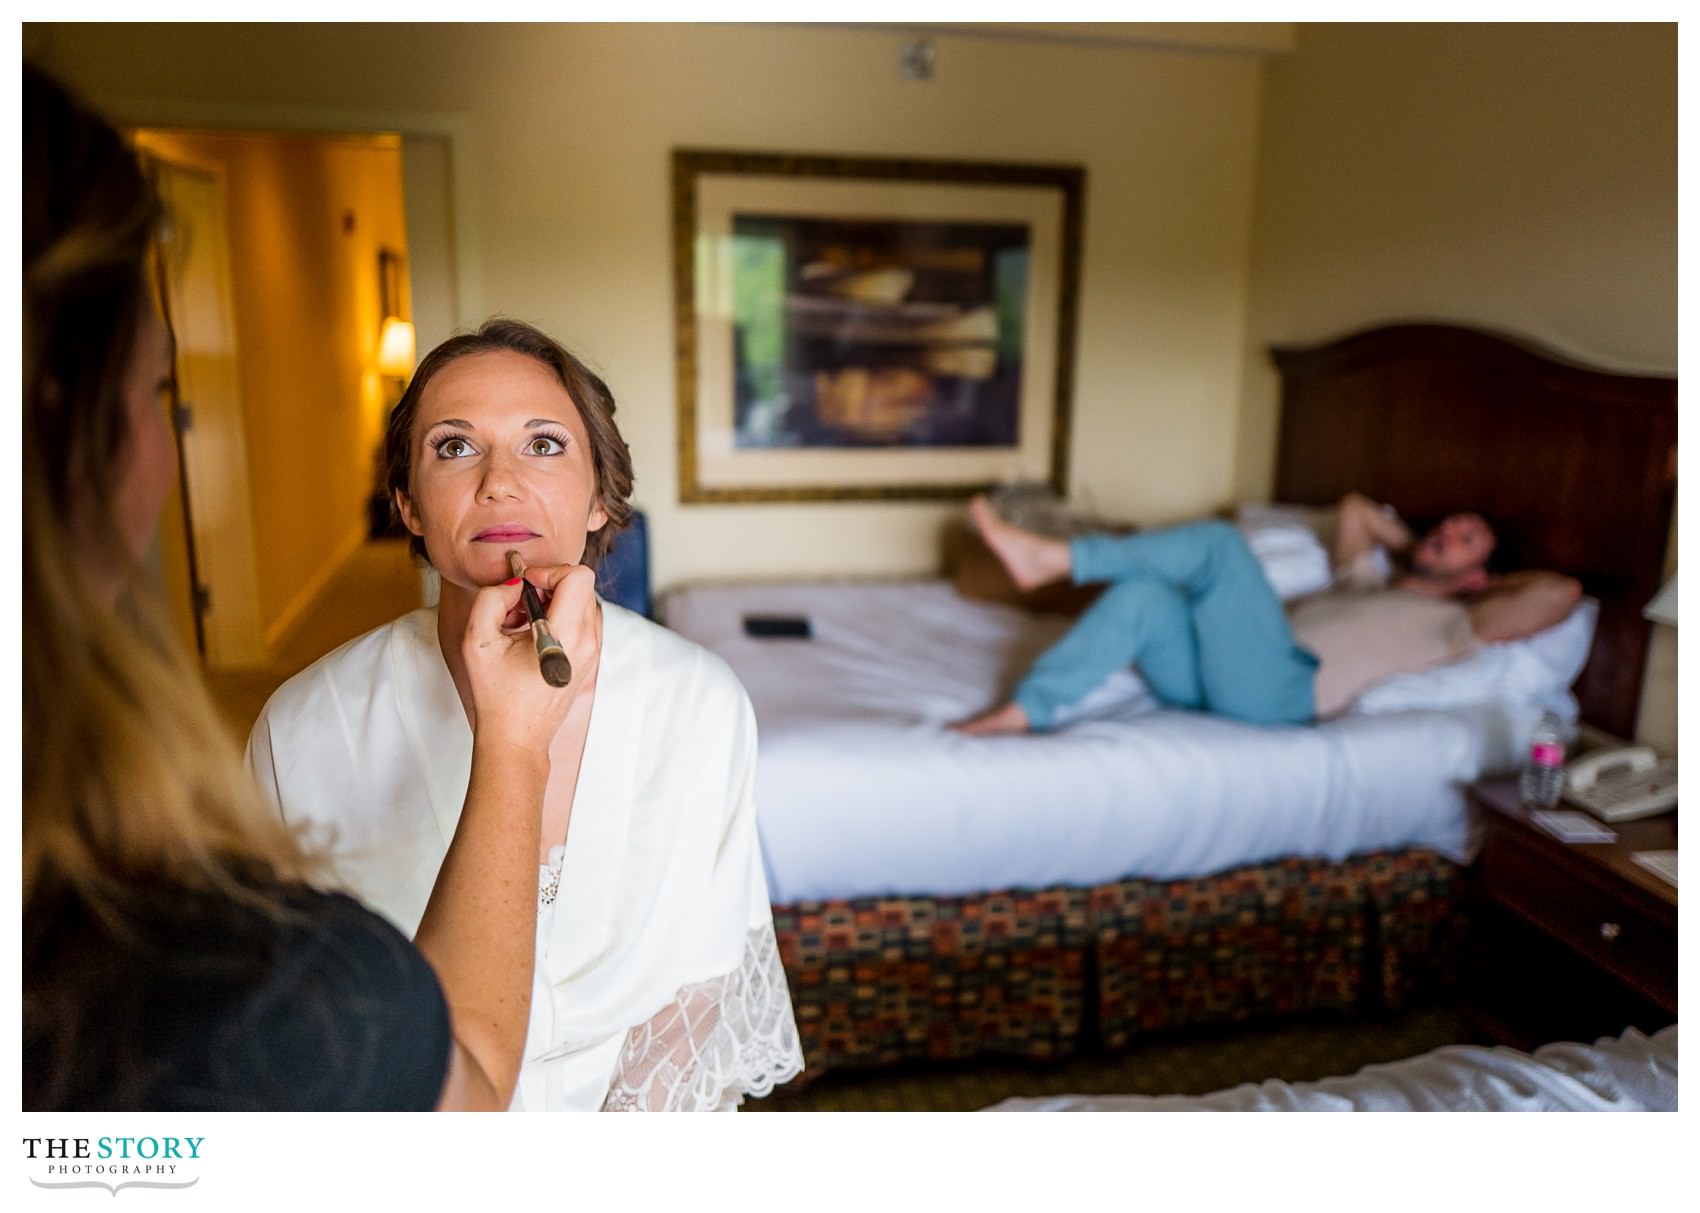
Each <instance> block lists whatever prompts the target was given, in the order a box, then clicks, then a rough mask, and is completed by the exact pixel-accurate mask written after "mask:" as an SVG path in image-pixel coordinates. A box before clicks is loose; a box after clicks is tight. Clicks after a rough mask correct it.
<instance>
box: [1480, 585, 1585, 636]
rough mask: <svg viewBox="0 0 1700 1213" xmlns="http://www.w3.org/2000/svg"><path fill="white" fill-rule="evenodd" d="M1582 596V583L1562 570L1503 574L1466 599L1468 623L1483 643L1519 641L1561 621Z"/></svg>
mask: <svg viewBox="0 0 1700 1213" xmlns="http://www.w3.org/2000/svg"><path fill="white" fill-rule="evenodd" d="M1581 596H1582V583H1581V582H1579V581H1577V580H1576V578H1574V577H1566V576H1564V574H1562V573H1549V572H1546V571H1544V570H1541V569H1528V570H1525V571H1523V572H1520V573H1506V574H1505V575H1504V576H1501V577H1495V578H1494V579H1493V580H1492V581H1491V582H1490V583H1489V584H1488V588H1487V589H1485V590H1483V591H1482V592H1481V593H1480V594H1477V595H1476V596H1475V597H1473V598H1471V599H1470V600H1469V603H1468V607H1469V611H1470V626H1471V628H1472V629H1473V630H1474V631H1475V633H1476V638H1477V639H1478V640H1480V641H1482V642H1483V643H1484V644H1494V643H1498V642H1501V641H1506V640H1521V639H1523V638H1524V637H1525V636H1533V635H1534V634H1535V633H1536V632H1539V631H1543V630H1544V629H1546V628H1550V627H1552V626H1553V625H1554V624H1556V623H1559V622H1561V621H1562V620H1563V619H1564V617H1565V616H1567V615H1569V614H1570V612H1571V610H1572V609H1573V608H1574V607H1575V606H1576V600H1577V599H1578V598H1580V597H1581Z"/></svg>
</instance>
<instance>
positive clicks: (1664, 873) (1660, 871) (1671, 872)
mask: <svg viewBox="0 0 1700 1213" xmlns="http://www.w3.org/2000/svg"><path fill="white" fill-rule="evenodd" d="M1630 858H1631V859H1633V860H1634V861H1635V862H1636V863H1638V864H1640V865H1641V866H1642V867H1644V868H1646V869H1647V870H1648V871H1649V872H1652V873H1653V874H1654V875H1656V876H1658V877H1659V879H1660V880H1668V881H1670V882H1671V884H1673V885H1674V884H1675V883H1676V852H1675V851H1636V852H1635V853H1634V854H1633V855H1632V856H1630Z"/></svg>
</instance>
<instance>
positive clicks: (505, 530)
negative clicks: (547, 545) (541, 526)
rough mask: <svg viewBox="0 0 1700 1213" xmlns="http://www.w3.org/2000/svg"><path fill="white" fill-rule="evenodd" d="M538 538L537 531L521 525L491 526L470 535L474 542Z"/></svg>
mask: <svg viewBox="0 0 1700 1213" xmlns="http://www.w3.org/2000/svg"><path fill="white" fill-rule="evenodd" d="M536 538H538V535H537V532H536V531H533V530H531V529H529V528H528V527H523V526H493V527H489V528H487V529H485V530H482V531H479V532H478V534H476V535H474V536H473V537H472V542H474V543H524V542H525V541H526V540H528V539H536Z"/></svg>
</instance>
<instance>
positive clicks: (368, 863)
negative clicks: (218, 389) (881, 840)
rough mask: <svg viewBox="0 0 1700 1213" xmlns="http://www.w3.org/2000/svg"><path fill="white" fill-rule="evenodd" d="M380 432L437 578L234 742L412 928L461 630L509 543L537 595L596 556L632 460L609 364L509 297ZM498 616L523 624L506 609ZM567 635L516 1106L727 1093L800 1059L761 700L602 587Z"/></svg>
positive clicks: (367, 892) (458, 692)
mask: <svg viewBox="0 0 1700 1213" xmlns="http://www.w3.org/2000/svg"><path fill="white" fill-rule="evenodd" d="M386 445H387V455H388V463H389V472H388V476H389V481H388V482H389V487H390V490H391V492H392V494H393V498H394V502H395V507H396V512H397V514H398V516H399V518H400V520H401V521H402V522H403V524H404V525H405V526H406V528H407V530H408V531H409V532H410V533H411V535H412V536H413V539H412V543H413V546H414V551H415V552H416V553H417V554H418V555H419V556H421V557H422V558H424V559H425V560H427V561H429V563H430V564H431V566H432V567H434V568H435V569H436V570H437V572H438V574H440V576H441V584H442V591H441V600H440V602H439V604H438V605H437V606H436V607H428V608H424V609H421V610H418V611H414V612H412V613H411V614H409V615H405V616H403V617H402V618H400V619H397V620H395V621H393V622H391V623H388V624H385V625H384V626H383V627H380V628H377V629H376V630H374V631H372V632H369V633H367V634H366V635H365V636H362V637H359V638H357V639H355V640H353V641H350V642H349V643H348V644H346V645H344V646H343V647H342V648H340V649H338V650H337V651H335V652H334V653H331V654H330V655H329V656H327V657H325V658H324V659H322V660H321V661H320V662H318V663H317V664H316V665H314V666H311V667H309V668H308V669H307V670H304V671H303V672H302V673H301V674H299V675H297V676H296V677H295V678H293V679H291V680H290V681H289V682H288V683H286V684H284V686H283V687H282V688H280V689H279V690H278V692H277V694H276V695H274V696H273V697H272V699H271V701H270V702H269V703H268V704H267V705H266V708H265V711H264V712H263V713H262V714H261V716H260V719H259V722H258V723H257V724H256V725H255V727H254V732H253V734H252V736H251V737H250V738H249V743H248V761H249V765H250V767H251V768H252V770H253V771H254V773H255V775H256V776H257V777H258V778H259V780H260V782H261V784H262V785H263V786H265V787H266V788H267V789H268V791H270V793H271V794H272V796H273V798H274V799H275V800H276V801H277V803H278V805H279V807H280V808H281V810H282V812H283V816H284V819H285V820H286V821H288V822H290V823H292V824H296V825H300V826H303V827H306V828H323V827H329V828H330V829H331V830H333V831H334V834H335V838H336V850H335V861H336V864H337V867H338V870H339V873H340V875H341V877H342V878H343V879H344V880H346V881H347V882H348V884H349V886H350V887H351V888H353V889H354V890H356V891H357V892H358V893H359V894H360V895H361V896H362V897H363V898H364V899H366V900H367V901H368V902H369V903H370V904H372V905H373V906H375V907H376V908H378V909H379V910H380V911H382V912H383V913H384V914H385V915H386V916H388V917H389V918H390V919H391V921H393V922H394V923H395V924H396V925H397V926H398V927H400V928H401V929H402V930H403V931H412V930H414V929H415V928H416V927H417V925H418V924H419V923H420V922H421V918H422V915H424V914H426V913H427V899H428V898H429V896H430V893H431V889H432V885H433V882H434V881H435V880H436V879H437V872H438V868H439V865H440V864H441V863H442V861H443V855H444V848H445V846H446V845H447V844H448V840H449V839H450V838H451V837H452V836H453V834H454V832H455V829H456V820H457V815H458V814H459V813H460V812H461V808H460V805H461V800H462V794H463V792H464V790H465V788H466V786H467V780H468V778H469V776H470V774H471V772H472V770H473V762H472V760H473V746H472V743H473V738H474V735H475V733H476V731H477V729H478V727H479V720H480V711H481V708H480V705H479V703H478V702H477V701H476V699H475V698H474V697H473V696H472V695H471V694H470V691H471V686H470V681H469V670H468V668H467V663H466V659H465V655H464V653H463V652H462V650H461V648H460V646H458V645H457V644H456V643H455V638H456V637H458V636H459V635H460V634H461V633H462V632H463V631H464V630H465V627H466V623H467V619H468V617H469V614H470V613H471V612H472V611H473V610H474V608H475V605H476V604H477V603H478V602H479V601H480V600H481V598H482V596H484V595H486V594H488V593H490V590H489V588H488V587H490V586H493V585H499V584H501V583H502V582H503V581H504V580H505V579H507V578H508V577H510V575H511V573H512V571H513V569H512V566H510V560H511V559H512V558H513V557H512V556H511V554H512V553H517V554H518V560H519V562H520V563H521V564H522V565H523V566H526V568H527V571H526V573H525V576H526V578H527V579H528V580H530V581H532V582H533V583H535V585H536V589H537V591H538V595H539V597H540V598H542V599H545V600H548V599H549V598H550V595H551V594H553V595H554V596H555V598H556V599H558V597H559V595H560V592H561V589H560V587H561V585H562V580H561V578H562V576H563V575H562V574H561V573H559V572H558V570H562V569H569V570H573V571H574V573H576V574H580V575H585V576H588V575H589V572H590V567H589V566H593V565H594V564H595V563H596V561H597V560H598V559H599V558H600V557H601V556H602V554H603V553H605V552H606V551H607V550H608V548H609V546H610V544H611V542H612V541H613V537H614V534H615V532H616V531H618V529H619V528H620V527H621V526H623V525H624V524H625V523H626V521H627V520H628V519H629V518H630V516H631V505H630V502H629V500H628V498H629V495H630V493H631V487H632V465H631V457H630V455H629V453H628V451H627V449H626V444H625V442H624V441H623V440H622V439H621V437H620V434H619V430H618V429H617V428H616V426H615V424H614V400H613V397H612V396H611V395H610V393H609V391H608V388H607V386H606V385H605V384H604V383H603V382H602V380H601V379H600V378H599V377H597V376H596V375H595V374H594V373H592V372H591V371H590V370H589V369H588V368H587V367H585V365H584V364H583V363H582V362H581V361H580V360H579V359H578V358H576V357H575V356H573V355H572V354H570V353H569V352H568V351H567V350H565V349H564V348H562V347H561V346H560V345H559V344H558V343H557V342H555V341H554V340H553V339H551V338H550V337H548V336H546V335H544V334H543V333H541V332H539V331H538V330H537V329H535V328H532V327H531V326H529V325H526V324H522V323H520V322H518V321H514V320H492V321H490V322H488V323H486V324H485V325H484V326H483V327H481V328H480V329H478V330H477V331H476V332H472V333H467V334H463V335H460V336H456V337H452V338H450V339H449V340H448V341H446V342H444V343H443V344H442V345H440V346H438V347H437V348H436V349H435V350H433V351H432V352H431V353H430V354H428V355H427V356H426V357H425V359H424V360H423V362H421V363H420V366H419V369H418V371H417V372H415V374H414V376H413V380H412V382H411V383H410V384H409V385H408V387H407V390H406V392H405V393H404V394H403V396H402V398H401V401H400V402H399V403H398V404H397V405H396V408H395V410H394V412H393V413H392V414H391V416H390V421H389V429H388V434H387V444H386ZM540 570H543V571H542V572H541V573H540ZM549 570H556V571H555V572H550V571H549ZM572 575H573V574H572V573H569V574H567V576H572ZM556 605H557V604H556V602H554V601H549V602H548V615H549V619H550V622H551V623H553V622H554V621H555V617H556ZM507 622H508V624H509V625H510V626H511V627H513V628H515V629H520V628H524V627H525V626H526V625H527V622H528V620H527V618H526V614H525V611H524V609H523V608H516V610H515V611H514V612H513V614H512V615H510V617H509V619H508V620H507ZM520 634H522V635H525V634H524V633H520ZM584 636H585V638H586V640H585V643H583V644H580V645H578V646H572V645H569V646H568V653H567V656H568V658H569V659H570V664H571V682H570V687H571V690H572V694H573V698H572V706H571V707H570V709H569V710H568V711H567V713H566V715H565V718H564V719H563V720H561V722H560V724H559V726H558V727H557V728H556V729H555V732H554V735H553V737H552V739H551V741H550V744H549V754H550V760H551V762H550V771H549V778H548V782H547V787H546V788H545V790H544V794H543V797H542V804H541V806H540V808H534V813H535V815H536V820H534V821H532V822H531V823H530V824H529V828H528V833H527V837H528V838H529V839H530V840H531V845H532V848H533V849H532V854H531V856H530V858H531V864H532V868H531V871H532V873H533V875H534V876H535V883H534V885H533V886H532V890H531V891H532V916H531V920H530V921H529V922H528V923H527V924H525V926H524V928H523V929H521V930H517V931H516V933H515V938H516V940H522V941H523V943H524V945H525V946H526V947H528V948H530V947H535V950H536V968H535V979H534V984H533V989H532V998H531V1020H530V1025H529V1028H528V1032H527V1038H526V1046H525V1063H524V1066H523V1068H522V1070H521V1072H520V1078H519V1087H518V1092H517V1094H516V1097H515V1100H514V1104H513V1106H514V1107H515V1108H516V1109H527V1110H535V1109H595V1108H607V1109H620V1110H638V1109H642V1110H675V1109H689V1110H716V1109H724V1108H731V1107H735V1106H736V1105H737V1103H738V1102H739V1101H740V1100H741V1099H742V1098H743V1097H744V1096H745V1095H750V1094H753V1095H763V1094H766V1093H767V1092H768V1091H769V1090H771V1088H772V1087H773V1086H774V1084H776V1083H780V1082H784V1081H785V1080H786V1079H788V1078H790V1077H791V1076H793V1075H794V1074H796V1073H797V1072H798V1071H799V1070H800V1069H801V1068H802V1054H801V1051H800V1049H799V1047H798V1041H797V1030H796V1024H795V1022H794V1021H793V1019H792V1015H791V1003H790V998H789V995H788V992H787V990H786V985H785V974H784V971H783V970H782V969H781V967H780V964H779V954H778V947H777V944H776V942H775V938H774V931H773V918H772V913H771V910H770V908H769V905H768V898H767V882H766V878H765V875H764V873H763V869H762V862H761V851H760V847H759V845H758V842H757V838H756V820H755V803H754V799H753V787H754V778H755V750H756V733H755V717H754V714H753V713H752V711H751V709H750V704H749V699H748V697H747V696H746V695H745V693H744V689H743V687H742V685H740V684H739V682H738V680H737V678H736V676H734V675H733V673H732V672H731V670H730V669H729V668H728V667H727V666H726V664H725V663H724V662H723V661H721V660H720V659H719V658H718V657H716V656H714V655H713V654H711V653H709V652H708V651H707V650H705V649H702V648H700V647H698V646H697V645H694V644H692V643H690V642H689V641H687V640H685V639H683V638H682V637H680V636H678V635H677V634H676V633H673V632H669V631H667V630H666V629H665V628H662V627H659V626H657V625H655V624H653V623H650V622H649V621H648V620H646V619H644V618H643V617H642V616H639V615H636V614H633V613H632V612H630V611H627V610H625V609H623V608H621V607H619V606H615V605H614V604H612V603H607V602H601V601H600V600H598V601H597V602H596V605H595V608H594V609H593V611H592V613H591V619H590V622H589V624H588V625H587V626H586V627H585V629H584ZM529 639H530V638H529V635H527V641H528V643H529ZM563 639H564V637H563ZM528 656H529V657H530V660H531V677H532V679H533V680H534V681H536V682H537V683H538V684H539V685H540V686H541V685H544V683H543V678H542V676H541V673H540V670H539V664H538V658H537V656H536V655H535V653H534V652H533V653H529V654H528Z"/></svg>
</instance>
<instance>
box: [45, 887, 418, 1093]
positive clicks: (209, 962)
mask: <svg viewBox="0 0 1700 1213" xmlns="http://www.w3.org/2000/svg"><path fill="white" fill-rule="evenodd" d="M265 891H267V892H269V893H270V894H271V895H272V898H273V900H275V903H276V908H271V909H268V908H267V907H266V906H265V905H264V904H261V905H254V904H250V903H248V902H246V901H238V900H234V899H232V898H231V897H230V896H229V895H227V894H223V893H216V892H189V891H187V890H184V889H181V888H175V887H157V888H153V889H149V890H145V891H137V892H134V893H131V894H127V895H126V900H125V903H124V905H123V909H122V925H121V926H120V927H117V928H115V927H113V926H110V925H108V924H107V923H105V922H104V921H103V920H102V919H101V918H100V917H99V916H97V915H95V914H94V913H93V912H91V910H90V909H89V907H88V906H87V905H85V904H84V903H83V902H82V901H81V900H80V899H79V898H77V897H76V896H75V895H73V894H71V893H69V892H67V891H64V890H62V889H61V890H60V891H58V892H42V893H38V894H37V896H36V897H35V898H34V899H33V900H32V903H31V904H30V906H29V907H28V908H27V909H26V911H25V914H24V1055H23V1056H24V1065H23V1105H24V1107H25V1108H26V1109H32V1110H35V1109H67V1110H72V1109H84V1110H150V1111H168V1110H187V1109H209V1110H221V1111H243V1110H253V1111H259V1110H281V1111H291V1110H341V1109H350V1110H352V1109H429V1108H432V1107H435V1106H436V1103H437V1099H438V1097H439V1096H440V1094H441V1093H442V1088H443V1080H444V1078H445V1076H446V1074H447V1071H448V1061H449V1050H450V1047H451V1036H450V1032H449V1016H448V1007H447V1005H446V1004H445V1003H444V1001H443V994H442V990H441V988H440V987H439V986H438V984H437V980H436V975H435V974H434V973H433V971H432V970H431V967H430V965H429V964H427V963H426V961H425V958H424V957H423V956H421V955H420V954H419V951H418V949H416V948H415V947H414V946H413V944H412V943H411V942H410V941H409V940H408V939H407V938H406V937H405V936H404V935H402V934H401V933H400V932H399V931H397V930H396V929H395V928H394V927H392V926H391V925H390V924H389V923H388V922H387V921H385V920H384V919H383V918H380V917H379V916H378V915H376V914H374V913H372V912H371V911H370V910H367V909H366V908H365V907H363V906H361V905H360V904H359V903H358V902H356V901H354V900H352V899H351V898H348V897H345V896H342V895H340V894H329V893H322V892H319V891H317V890H314V889H309V888H307V887H305V886H302V885H275V884H274V885H270V886H267V887H266V889H265Z"/></svg>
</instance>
